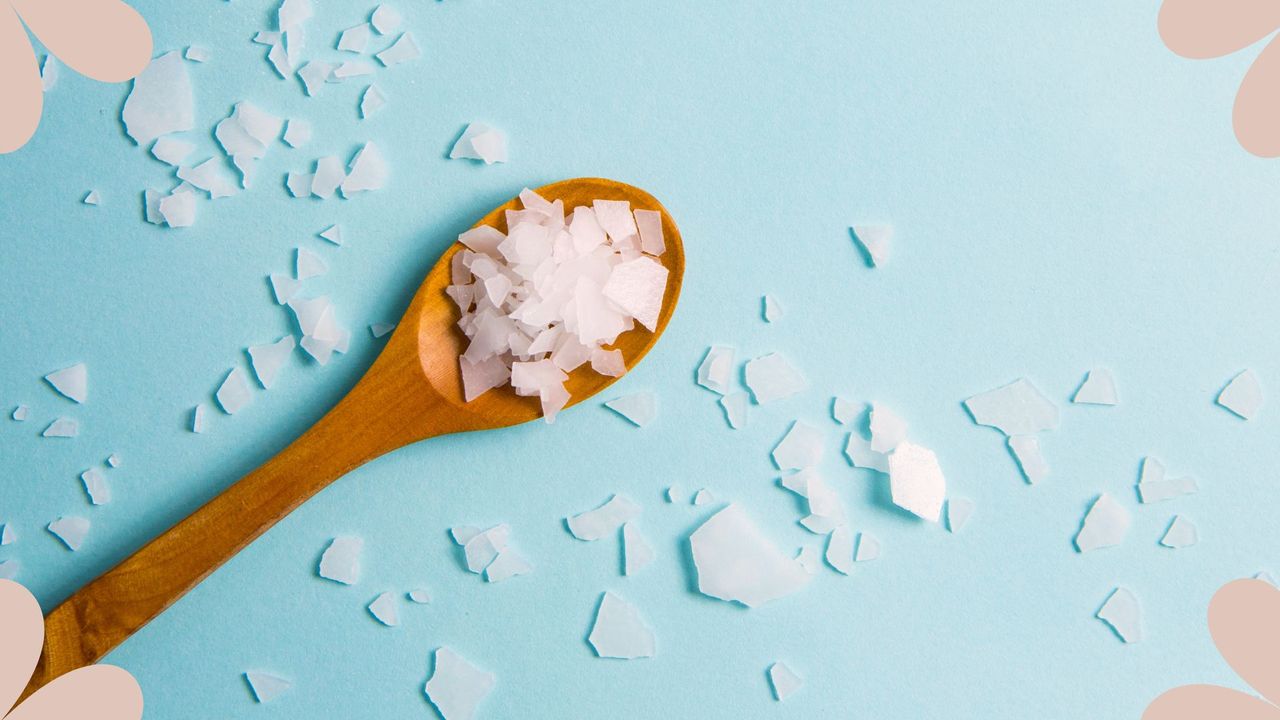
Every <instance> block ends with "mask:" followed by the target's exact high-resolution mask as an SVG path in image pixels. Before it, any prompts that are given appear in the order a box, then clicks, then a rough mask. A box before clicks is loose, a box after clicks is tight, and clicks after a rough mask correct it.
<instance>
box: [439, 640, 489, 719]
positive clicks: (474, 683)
mask: <svg viewBox="0 0 1280 720" xmlns="http://www.w3.org/2000/svg"><path fill="white" fill-rule="evenodd" d="M496 682H497V677H496V676H494V674H493V673H491V672H486V671H484V670H481V669H480V668H478V667H476V666H475V665H472V664H471V663H470V662H468V661H467V660H466V658H464V657H462V656H461V655H459V654H458V653H456V652H454V651H452V650H450V649H449V648H447V647H441V648H437V649H436V654H435V669H434V670H433V671H432V673H431V679H430V680H427V685H426V688H425V692H426V695H427V699H428V700H430V701H431V704H432V705H434V706H435V708H436V710H437V711H438V712H439V713H440V717H442V718H444V720H471V719H472V718H474V717H475V715H476V709H477V708H479V707H480V703H481V702H482V701H483V700H484V699H485V696H487V695H488V694H489V693H490V692H491V691H492V690H493V686H494V683H496Z"/></svg>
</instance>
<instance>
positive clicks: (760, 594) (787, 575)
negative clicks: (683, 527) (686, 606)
mask: <svg viewBox="0 0 1280 720" xmlns="http://www.w3.org/2000/svg"><path fill="white" fill-rule="evenodd" d="M689 545H690V547H691V549H692V552H693V563H694V566H695V568H696V569H697V574H698V590H699V591H700V592H701V593H702V594H704V595H708V596H710V597H713V598H717V599H720V600H725V601H727V602H738V603H741V604H743V605H746V606H747V607H757V606H759V605H762V604H764V603H766V602H769V601H770V600H775V599H778V598H782V597H786V596H788V595H791V594H793V593H795V592H797V591H799V590H800V589H801V588H803V587H804V586H805V585H807V584H808V583H809V580H810V576H809V573H807V572H805V570H804V568H803V567H802V566H801V565H800V563H798V562H796V560H795V558H791V557H787V556H786V555H784V554H783V553H782V552H781V551H780V550H778V548H777V546H775V545H774V544H773V543H772V542H770V541H769V540H768V539H766V538H765V537H764V535H763V534H761V532H760V531H759V530H758V529H757V528H756V526H755V524H754V523H752V522H751V519H750V518H749V517H748V516H747V513H746V511H745V510H744V509H743V508H742V507H741V506H740V505H736V504H730V505H728V506H726V507H725V508H724V509H722V510H720V511H719V512H717V513H716V514H714V515H712V516H711V517H710V518H708V519H707V521H706V522H704V523H703V524H702V525H701V526H700V527H699V528H698V529H697V530H695V531H693V534H692V535H690V536H689Z"/></svg>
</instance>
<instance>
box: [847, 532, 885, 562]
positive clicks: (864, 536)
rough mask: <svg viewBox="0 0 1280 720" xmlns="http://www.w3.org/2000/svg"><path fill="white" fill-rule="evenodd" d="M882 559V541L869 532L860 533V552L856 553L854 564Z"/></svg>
mask: <svg viewBox="0 0 1280 720" xmlns="http://www.w3.org/2000/svg"><path fill="white" fill-rule="evenodd" d="M878 557H880V541H879V540H877V539H876V537H875V536H874V535H872V534H871V533H867V532H860V533H858V551H857V552H856V553H854V555H853V560H854V562H867V561H869V560H875V559H876V558H878Z"/></svg>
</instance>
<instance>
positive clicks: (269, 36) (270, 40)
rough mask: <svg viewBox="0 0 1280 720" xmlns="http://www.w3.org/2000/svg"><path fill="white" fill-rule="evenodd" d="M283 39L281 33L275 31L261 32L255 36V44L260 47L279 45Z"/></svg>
mask: <svg viewBox="0 0 1280 720" xmlns="http://www.w3.org/2000/svg"><path fill="white" fill-rule="evenodd" d="M283 39H284V38H283V37H282V36H281V35H280V33H279V32H276V31H274V30H259V31H258V32H256V33H254V35H253V42H255V43H257V44H259V45H279V44H280V43H281V42H282V41H283Z"/></svg>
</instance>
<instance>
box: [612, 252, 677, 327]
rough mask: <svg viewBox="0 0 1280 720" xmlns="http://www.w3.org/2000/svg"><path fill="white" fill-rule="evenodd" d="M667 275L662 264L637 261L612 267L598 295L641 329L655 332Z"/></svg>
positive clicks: (643, 258)
mask: <svg viewBox="0 0 1280 720" xmlns="http://www.w3.org/2000/svg"><path fill="white" fill-rule="evenodd" d="M667 275H668V271H667V269H666V268H665V267H663V265H662V263H660V262H658V261H656V260H654V259H652V258H648V257H638V258H636V259H634V260H629V261H626V262H623V263H620V264H618V265H616V266H614V268H613V272H612V273H610V274H609V281H608V282H606V283H605V284H604V287H603V288H602V289H601V292H603V293H604V296H605V297H607V298H609V299H610V300H612V301H613V302H615V303H617V304H618V306H619V307H621V308H622V309H623V310H625V311H627V312H628V313H630V314H631V316H632V317H634V318H635V319H636V321H637V322H639V323H640V324H641V325H643V326H645V327H646V328H648V329H649V330H650V331H651V332H656V331H657V329H658V317H659V316H660V315H661V314H662V296H663V294H664V293H666V290H667Z"/></svg>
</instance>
